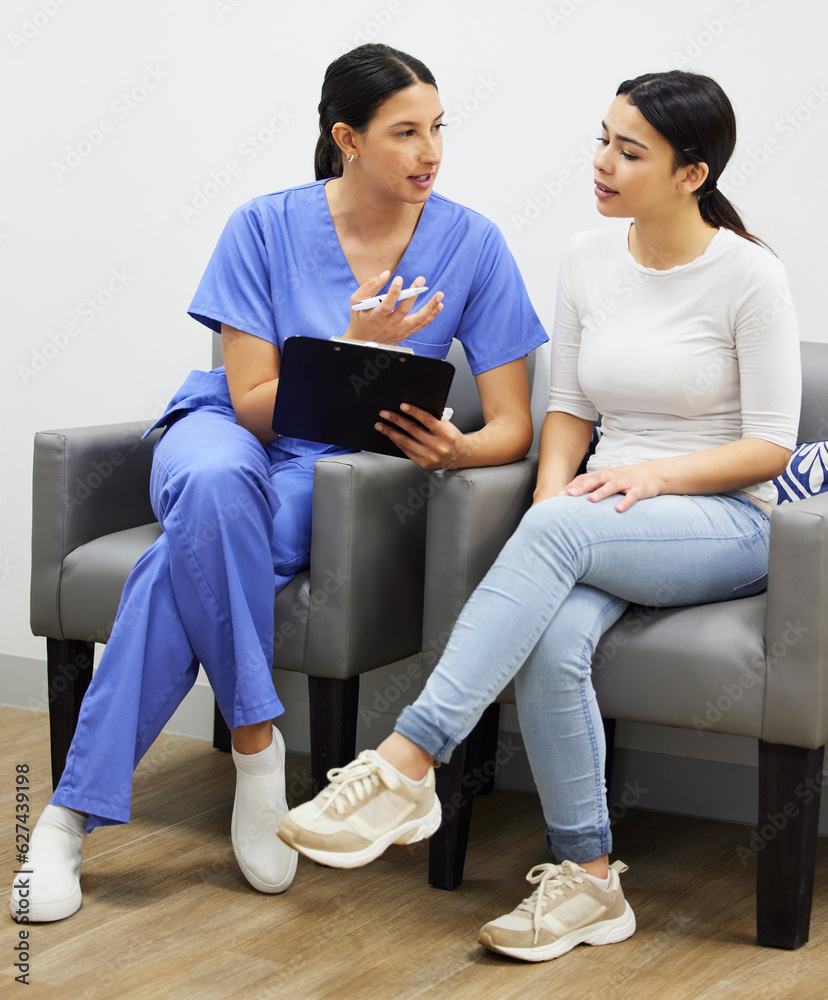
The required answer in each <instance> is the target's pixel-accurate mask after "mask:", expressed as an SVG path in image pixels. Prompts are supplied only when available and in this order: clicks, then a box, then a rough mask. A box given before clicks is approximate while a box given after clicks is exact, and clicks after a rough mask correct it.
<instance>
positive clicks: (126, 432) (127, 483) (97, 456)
mask: <svg viewBox="0 0 828 1000" xmlns="http://www.w3.org/2000/svg"><path fill="white" fill-rule="evenodd" d="M149 426H150V421H141V422H135V423H125V424H108V425H104V426H101V427H75V428H71V429H67V430H51V431H40V432H39V433H38V434H36V435H35V441H34V475H33V483H32V581H31V621H32V631H34V632H35V634H36V635H51V636H59V635H61V634H62V633H61V631H60V622H59V620H58V611H57V606H58V602H57V595H58V591H59V586H60V574H61V569H62V566H63V560H64V559H65V558H66V556H67V555H68V554H69V553H70V552H72V551H74V549H76V548H77V547H78V546H80V545H85V544H86V543H87V542H89V541H92V539H94V538H100V537H101V536H102V535H108V534H110V533H111V532H113V531H122V530H123V529H125V528H133V527H137V526H139V525H142V524H148V523H150V522H152V521H154V520H155V515H154V514H153V512H152V508H151V506H150V502H149V474H150V466H151V464H152V447H153V443H154V441H155V440H156V439H157V437H158V435H157V434H156V435H153V437H152V438H150V439H148V440H146V441H142V440H141V435H142V434H143V433H144V431H146V430H147V428H148V427H149Z"/></svg>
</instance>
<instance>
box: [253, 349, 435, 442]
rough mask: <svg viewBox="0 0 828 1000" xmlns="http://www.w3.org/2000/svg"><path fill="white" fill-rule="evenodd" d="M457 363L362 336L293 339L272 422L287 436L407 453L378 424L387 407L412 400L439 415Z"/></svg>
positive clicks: (281, 370)
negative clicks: (378, 342) (381, 412)
mask: <svg viewBox="0 0 828 1000" xmlns="http://www.w3.org/2000/svg"><path fill="white" fill-rule="evenodd" d="M453 377H454V365H452V364H451V363H450V362H448V361H443V360H442V359H441V358H429V357H425V356H423V355H421V354H415V353H414V352H413V351H412V350H411V349H410V348H400V347H389V346H387V345H384V344H374V343H368V342H365V341H358V340H345V339H343V338H339V337H337V338H333V339H331V340H324V339H322V338H319V337H303V336H294V337H288V338H287V340H286V341H285V343H284V345H283V347H282V356H281V363H280V368H279V390H278V392H277V393H276V405H275V407H274V410H273V420H272V427H273V430H274V431H276V433H277V434H280V435H282V436H284V437H293V438H301V439H303V440H306V441H319V442H321V443H322V444H332V445H338V446H339V447H342V448H352V449H354V450H355V451H375V452H379V453H380V454H382V455H394V456H396V457H397V458H400V457H404V456H403V453H402V452H401V451H400V449H399V448H398V447H397V446H396V445H395V444H394V442H393V441H392V440H391V439H390V438H387V437H386V436H385V435H384V434H381V433H380V432H379V431H378V430H376V429H375V427H374V424H375V423H377V422H382V421H381V420H380V416H379V411H380V410H391V411H392V412H396V413H400V412H401V410H400V404H401V403H411V404H412V405H413V406H419V407H420V408H421V409H423V410H426V411H428V412H429V413H431V414H432V415H433V416H435V417H437V418H438V419H439V418H440V417H441V416H442V413H443V409H444V408H445V405H446V399H447V397H448V392H449V388H450V386H451V380H452V378H453Z"/></svg>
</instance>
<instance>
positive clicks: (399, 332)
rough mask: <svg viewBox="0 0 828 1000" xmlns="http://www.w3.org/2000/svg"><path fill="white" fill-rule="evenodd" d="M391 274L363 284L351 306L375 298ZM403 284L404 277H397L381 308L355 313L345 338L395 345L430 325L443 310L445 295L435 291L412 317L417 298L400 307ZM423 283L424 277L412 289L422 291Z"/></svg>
mask: <svg viewBox="0 0 828 1000" xmlns="http://www.w3.org/2000/svg"><path fill="white" fill-rule="evenodd" d="M390 273H391V272H390V271H383V272H382V274H378V275H376V277H374V278H370V279H369V280H368V281H366V282H365V284H364V285H360V287H359V288H358V289H357V290H356V291H355V292H354V294H353V295H352V296H351V305H352V306H355V305H356V304H357V303H358V302H362V301H364V300H365V299H370V298H373V297H374V296H375V295H376V294H377V293H378V292H379V290H380V289H381V288H382V286H383V285H384V284H385V282H386V281H388V275H389V274H390ZM402 284H403V280H402V278H401V277H399V276H398V277H396V278H394V280H393V281H392V282H391V287H390V288H389V289H388V293H387V295H386V296H385V299H384V300H383V301H382V302H381V303H380V305H378V306H374V308H373V309H364V310H361V311H360V312H353V310H352V311H351V322H350V323H349V325H348V329H347V330H346V331H345V337H346V338H347V339H348V340H369V341H373V343H375V344H391V345H394V344H399V343H400V341H401V340H405V338H406V337H410V336H411V334H412V333H417V331H418V330H422V329H423V327H426V326H428V324H429V323H430V322H431V321H432V320H433V319H434V318H435V317H436V316H437V314H438V313H439V312H440V310H441V309H442V308H443V306H442V300H443V293H442V292H436V293H435V294H434V295H432V297H431V298H430V299H429V300H428V302H426V304H425V305H424V306H423V307H422V308H421V309H418V310H417V311H416V312H415V313H413V314H411V315H409V313H411V310H412V308H413V307H414V304H415V303H416V301H417V299H416V297H415V298H411V299H405V300H404V301H403V302H400V304H399V305H397V297H398V296H399V294H400V292H401V291H402ZM424 284H425V278H423V277H419V278H415V279H414V281H413V282H412V283H411V287H412V288H421V287H422V286H423V285H424ZM395 307H396V308H395Z"/></svg>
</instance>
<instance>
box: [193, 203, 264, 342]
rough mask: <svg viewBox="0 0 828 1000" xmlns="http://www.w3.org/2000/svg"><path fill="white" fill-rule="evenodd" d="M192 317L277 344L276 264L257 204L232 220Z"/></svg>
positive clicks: (217, 330) (206, 274)
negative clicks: (273, 276)
mask: <svg viewBox="0 0 828 1000" xmlns="http://www.w3.org/2000/svg"><path fill="white" fill-rule="evenodd" d="M187 311H188V313H189V314H190V316H192V317H193V319H197V320H198V321H199V322H200V323H204V325H205V326H208V327H209V328H210V329H211V330H213V331H214V332H215V333H221V324H222V323H225V324H227V326H232V327H235V328H236V329H237V330H242V331H244V332H245V333H250V334H253V336H255V337H261V338H262V339H263V340H267V341H269V342H270V343H271V344H276V343H277V338H276V323H275V320H274V316H273V302H272V289H271V275H270V261H269V257H268V251H267V245H266V242H265V233H264V225H263V222H262V217H261V213H260V212H259V209H258V207H257V206H256V204H255V202H253V201H250V202H248V203H247V204H246V205H242V206H241V208H237V209H236V211H235V212H233V214H232V215H231V216H230V219H229V220H228V222H227V225H226V226H225V227H224V231H223V232H222V234H221V236H220V237H219V241H218V243H217V244H216V248H215V250H214V251H213V256H212V257H211V258H210V262H209V264H208V265H207V270H206V271H205V272H204V276H203V278H202V279H201V283H200V284H199V286H198V290H197V291H196V293H195V297H194V298H193V301H192V302H191V303H190V308H189V309H188V310H187Z"/></svg>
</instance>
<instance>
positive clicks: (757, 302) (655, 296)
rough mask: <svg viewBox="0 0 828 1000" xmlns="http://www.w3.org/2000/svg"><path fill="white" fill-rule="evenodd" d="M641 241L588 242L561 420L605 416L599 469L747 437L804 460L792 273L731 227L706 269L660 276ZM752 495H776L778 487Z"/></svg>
mask: <svg viewBox="0 0 828 1000" xmlns="http://www.w3.org/2000/svg"><path fill="white" fill-rule="evenodd" d="M628 232H629V225H628V224H624V225H622V226H612V227H608V228H604V229H596V230H591V231H589V232H584V233H579V234H578V235H576V236H575V237H574V239H573V240H572V243H571V246H570V249H569V255H568V257H567V259H566V260H565V262H564V265H563V267H562V270H561V276H560V281H559V284H558V300H557V308H556V314H555V325H554V334H553V338H552V373H551V386H550V394H549V407H548V409H549V410H562V411H564V412H565V413H571V414H573V415H574V416H577V417H581V418H583V419H585V420H593V421H594V420H597V419H598V418H599V414H600V418H601V427H602V435H601V438H600V441H599V442H598V445H597V447H596V450H595V453H594V455H593V456H592V457H591V458H590V460H589V463H588V466H587V467H588V469H589V470H590V471H591V470H594V469H602V468H610V467H617V466H624V465H634V464H638V463H639V462H646V461H650V460H652V459H657V458H667V457H672V456H677V455H687V454H691V453H694V452H698V451H702V450H704V449H706V448H714V447H716V446H718V445H723V444H727V443H729V442H731V441H736V440H738V439H740V438H743V437H756V438H762V439H763V440H765V441H771V442H772V443H774V444H778V445H781V446H782V447H784V448H793V447H794V446H795V445H796V436H797V428H798V425H799V408H800V393H801V368H800V360H799V331H798V327H797V323H796V315H795V312H794V308H793V301H792V298H791V293H790V289H789V287H788V281H787V278H786V276H785V270H784V268H783V267H782V265H781V263H780V262H779V261H778V260H777V259H776V257H774V255H773V254H772V253H770V251H768V250H766V249H764V248H763V247H760V246H757V245H756V244H754V243H751V242H749V241H748V240H745V239H743V238H742V237H740V236H737V235H736V234H735V233H733V232H731V231H730V230H727V229H720V230H719V231H718V232H717V233H716V235H715V236H714V237H713V239H712V240H711V241H710V243H709V244H708V246H707V249H706V250H705V251H704V253H703V254H702V255H701V256H700V257H697V258H696V259H695V260H693V261H691V262H690V263H689V264H681V265H679V266H678V267H673V268H670V269H669V270H665V271H659V270H656V269H654V268H650V267H644V266H643V265H641V264H639V263H638V262H637V261H636V260H635V259H634V258H633V256H632V254H631V253H630V251H629V246H628ZM745 491H746V492H749V493H750V494H752V495H753V496H756V497H758V498H759V499H760V500H765V501H768V502H770V503H773V502H774V500H775V496H776V491H775V489H774V487H773V485H772V484H771V483H769V482H765V483H757V484H755V485H752V486H746V487H745Z"/></svg>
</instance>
